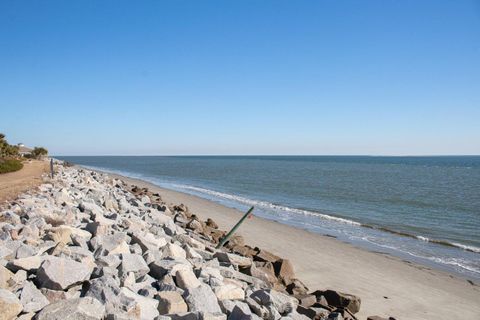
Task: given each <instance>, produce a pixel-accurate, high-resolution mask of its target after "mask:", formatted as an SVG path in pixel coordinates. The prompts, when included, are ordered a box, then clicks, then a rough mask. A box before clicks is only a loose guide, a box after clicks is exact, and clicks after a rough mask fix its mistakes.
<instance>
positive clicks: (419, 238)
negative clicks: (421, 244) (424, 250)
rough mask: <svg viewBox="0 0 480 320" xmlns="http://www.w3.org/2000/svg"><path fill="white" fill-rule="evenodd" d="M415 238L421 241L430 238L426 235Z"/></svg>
mask: <svg viewBox="0 0 480 320" xmlns="http://www.w3.org/2000/svg"><path fill="white" fill-rule="evenodd" d="M417 239H418V240H421V241H425V242H429V241H430V239H428V238H427V237H424V236H417Z"/></svg>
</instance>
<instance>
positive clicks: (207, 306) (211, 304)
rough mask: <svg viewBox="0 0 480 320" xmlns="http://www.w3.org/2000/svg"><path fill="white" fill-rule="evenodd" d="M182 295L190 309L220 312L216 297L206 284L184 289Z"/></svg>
mask: <svg viewBox="0 0 480 320" xmlns="http://www.w3.org/2000/svg"><path fill="white" fill-rule="evenodd" d="M183 297H184V299H185V302H186V303H187V305H188V309H189V310H190V311H193V312H195V311H200V312H208V313H220V312H222V310H221V309H220V306H219V305H218V301H217V297H216V296H215V294H214V293H213V291H212V289H211V288H210V287H209V286H208V285H206V284H202V285H200V286H198V287H195V288H189V289H187V290H185V292H184V294H183Z"/></svg>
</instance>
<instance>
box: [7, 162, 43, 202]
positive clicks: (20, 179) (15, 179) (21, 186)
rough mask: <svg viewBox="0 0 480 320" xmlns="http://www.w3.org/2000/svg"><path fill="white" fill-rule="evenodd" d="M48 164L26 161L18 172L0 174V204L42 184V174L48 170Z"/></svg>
mask: <svg viewBox="0 0 480 320" xmlns="http://www.w3.org/2000/svg"><path fill="white" fill-rule="evenodd" d="M48 168H49V167H48V162H46V161H41V160H28V161H25V162H24V163H23V168H22V169H21V170H19V171H15V172H9V173H4V174H0V204H1V203H3V202H4V201H6V200H8V199H13V198H14V197H15V196H17V195H18V194H20V193H22V192H25V191H27V190H28V189H30V188H33V187H35V186H38V185H40V184H41V183H42V174H43V173H44V172H47V170H48Z"/></svg>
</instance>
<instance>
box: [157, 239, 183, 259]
mask: <svg viewBox="0 0 480 320" xmlns="http://www.w3.org/2000/svg"><path fill="white" fill-rule="evenodd" d="M162 255H163V257H164V258H173V259H175V258H180V259H186V258H187V253H186V252H185V250H183V249H182V247H180V246H179V245H176V244H174V243H167V245H166V246H165V247H163V250H162Z"/></svg>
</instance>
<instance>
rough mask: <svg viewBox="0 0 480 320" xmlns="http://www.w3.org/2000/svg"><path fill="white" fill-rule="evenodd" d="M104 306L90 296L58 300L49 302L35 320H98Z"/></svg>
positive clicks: (101, 317) (101, 315)
mask: <svg viewBox="0 0 480 320" xmlns="http://www.w3.org/2000/svg"><path fill="white" fill-rule="evenodd" d="M104 314H105V307H104V306H103V305H102V304H101V303H100V302H99V301H98V300H97V299H94V298H91V297H85V298H75V299H68V300H60V301H57V302H55V303H52V304H49V305H48V306H46V307H45V308H43V309H42V311H40V312H39V313H38V314H37V317H36V320H75V319H82V320H100V319H103V316H104Z"/></svg>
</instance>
